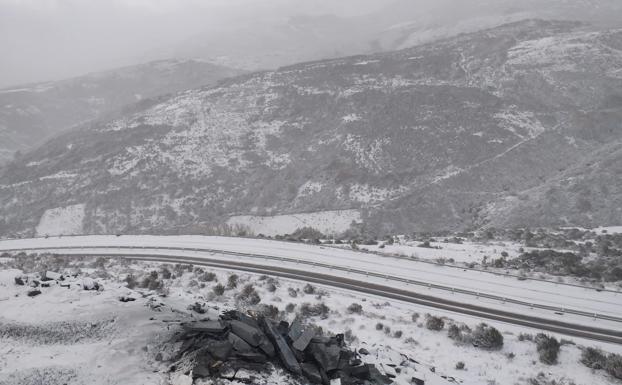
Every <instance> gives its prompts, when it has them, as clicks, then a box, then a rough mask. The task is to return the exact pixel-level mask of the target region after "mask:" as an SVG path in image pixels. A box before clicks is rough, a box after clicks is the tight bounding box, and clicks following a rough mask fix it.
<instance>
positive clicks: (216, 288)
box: [212, 283, 225, 297]
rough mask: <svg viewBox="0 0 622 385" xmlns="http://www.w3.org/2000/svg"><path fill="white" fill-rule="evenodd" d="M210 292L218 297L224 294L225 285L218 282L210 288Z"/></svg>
mask: <svg viewBox="0 0 622 385" xmlns="http://www.w3.org/2000/svg"><path fill="white" fill-rule="evenodd" d="M212 292H213V293H214V294H215V295H217V296H219V297H220V296H221V295H223V294H225V287H224V286H223V285H222V284H221V283H219V284H217V285H216V286H214V287H213V288H212Z"/></svg>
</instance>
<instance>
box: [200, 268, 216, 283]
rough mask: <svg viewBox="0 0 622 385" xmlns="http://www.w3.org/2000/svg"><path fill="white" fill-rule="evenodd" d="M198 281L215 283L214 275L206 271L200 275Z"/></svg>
mask: <svg viewBox="0 0 622 385" xmlns="http://www.w3.org/2000/svg"><path fill="white" fill-rule="evenodd" d="M198 280H199V281H201V282H213V281H216V274H215V273H213V272H211V271H207V272H205V273H203V274H201V275H200V276H199V278H198Z"/></svg>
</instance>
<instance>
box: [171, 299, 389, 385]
mask: <svg viewBox="0 0 622 385" xmlns="http://www.w3.org/2000/svg"><path fill="white" fill-rule="evenodd" d="M182 326H183V332H182V333H181V334H180V335H178V336H177V337H176V338H177V339H178V340H179V341H183V343H182V344H181V347H180V348H179V350H178V352H177V357H175V360H176V361H177V362H178V363H180V362H185V363H186V364H187V367H188V370H187V374H188V375H190V374H191V375H192V377H193V379H198V378H212V379H217V378H220V379H228V380H235V381H238V382H246V383H254V382H253V379H252V378H251V377H244V376H238V375H237V374H238V373H249V372H255V373H266V372H268V371H270V367H271V365H270V364H273V365H275V366H278V367H282V368H284V369H286V370H287V371H288V372H289V373H291V374H292V375H293V376H295V377H299V378H300V379H301V380H302V381H303V382H304V383H313V384H325V385H338V384H342V385H357V384H361V385H367V384H369V385H372V384H378V385H380V384H391V383H392V380H391V379H390V378H389V377H387V376H385V375H383V374H382V373H380V371H379V370H378V369H377V368H376V367H375V366H374V365H371V364H363V363H362V361H361V359H360V356H359V353H357V352H356V351H352V350H350V349H348V348H347V346H346V344H345V343H344V337H343V335H342V334H339V335H336V336H325V335H323V333H322V331H321V329H319V328H317V327H315V326H313V325H309V326H303V324H302V323H301V322H299V321H298V320H295V321H294V322H292V324H291V325H290V324H289V323H287V322H285V321H281V322H276V321H273V320H271V319H268V318H266V317H263V316H260V315H248V314H244V313H241V312H238V311H229V312H226V313H224V314H222V315H221V316H220V318H219V319H218V320H202V321H196V322H191V323H187V324H182ZM171 370H172V371H176V370H179V367H178V365H177V364H175V365H173V366H172V367H171Z"/></svg>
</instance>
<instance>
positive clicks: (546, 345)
mask: <svg viewBox="0 0 622 385" xmlns="http://www.w3.org/2000/svg"><path fill="white" fill-rule="evenodd" d="M535 341H536V346H537V350H538V355H539V358H540V362H542V363H543V364H547V365H554V364H556V363H557V356H558V355H559V347H560V345H559V342H558V341H557V339H556V338H555V337H551V336H547V335H546V334H543V333H540V334H538V335H536V340H535Z"/></svg>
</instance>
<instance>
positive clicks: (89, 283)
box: [46, 273, 100, 290]
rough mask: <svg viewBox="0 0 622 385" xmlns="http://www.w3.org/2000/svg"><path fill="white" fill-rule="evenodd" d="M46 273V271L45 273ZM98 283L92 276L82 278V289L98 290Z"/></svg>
mask: <svg viewBox="0 0 622 385" xmlns="http://www.w3.org/2000/svg"><path fill="white" fill-rule="evenodd" d="M46 274H47V273H46ZM99 287H100V286H99V283H98V282H97V281H95V280H94V279H92V278H89V277H85V278H82V289H84V290H99Z"/></svg>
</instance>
